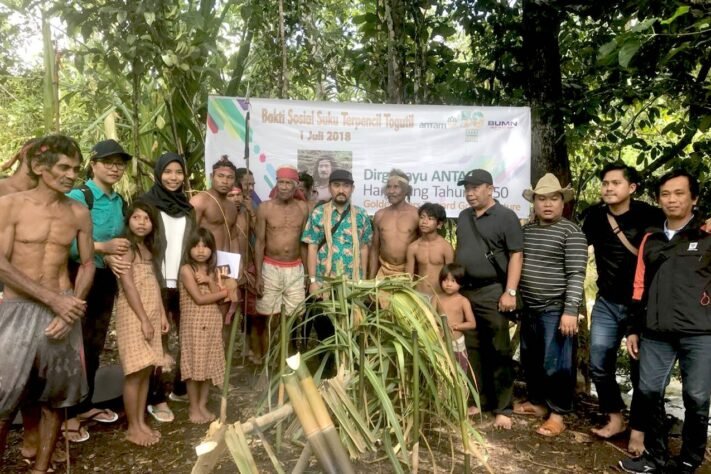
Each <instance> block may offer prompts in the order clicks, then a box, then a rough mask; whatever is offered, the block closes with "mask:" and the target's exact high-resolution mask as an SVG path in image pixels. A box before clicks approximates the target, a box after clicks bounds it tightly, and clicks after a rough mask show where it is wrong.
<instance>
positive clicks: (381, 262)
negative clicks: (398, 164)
mask: <svg viewBox="0 0 711 474" xmlns="http://www.w3.org/2000/svg"><path fill="white" fill-rule="evenodd" d="M385 193H386V195H387V197H388V202H389V203H390V205H389V206H388V207H386V208H385V209H381V210H379V211H378V212H376V213H375V216H374V217H373V246H372V248H371V249H370V278H384V277H387V276H390V275H397V274H398V273H405V272H406V268H405V260H406V259H407V247H408V246H409V245H410V244H411V243H412V242H414V240H415V239H416V238H417V229H418V226H419V222H420V218H419V217H418V215H417V208H416V207H415V206H413V205H412V204H410V203H409V202H407V200H406V199H408V198H409V197H410V195H411V194H412V186H410V179H409V178H408V177H407V175H406V174H405V173H404V172H403V171H401V170H398V169H393V170H392V171H390V175H389V176H388V181H387V184H386V185H385Z"/></svg>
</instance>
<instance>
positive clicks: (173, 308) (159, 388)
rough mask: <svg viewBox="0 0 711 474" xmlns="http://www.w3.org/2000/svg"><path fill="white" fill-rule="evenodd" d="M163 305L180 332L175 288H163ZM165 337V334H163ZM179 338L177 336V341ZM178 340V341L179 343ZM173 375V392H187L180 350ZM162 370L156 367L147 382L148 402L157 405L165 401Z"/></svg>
mask: <svg viewBox="0 0 711 474" xmlns="http://www.w3.org/2000/svg"><path fill="white" fill-rule="evenodd" d="M162 296H163V307H164V308H165V312H166V315H167V316H168V320H169V321H172V326H173V327H174V328H175V331H176V332H177V333H178V334H180V293H179V292H178V289H177V288H163V290H162ZM163 338H164V339H165V338H167V336H163ZM179 340H180V338H179V337H178V341H179ZM179 343H180V342H178V344H179ZM163 347H166V348H167V347H168V345H167V344H166V341H165V340H164V341H163ZM174 372H175V375H174V376H173V393H174V394H176V395H185V394H186V393H187V388H186V387H185V382H183V381H182V380H180V379H181V373H180V350H178V354H177V356H176V357H175V371H174ZM161 375H162V372H161V370H160V368H158V369H156V370H155V371H154V372H153V375H152V376H151V379H150V382H149V384H148V404H149V405H158V404H159V403H163V402H165V401H166V396H165V387H164V386H163V383H162V382H161Z"/></svg>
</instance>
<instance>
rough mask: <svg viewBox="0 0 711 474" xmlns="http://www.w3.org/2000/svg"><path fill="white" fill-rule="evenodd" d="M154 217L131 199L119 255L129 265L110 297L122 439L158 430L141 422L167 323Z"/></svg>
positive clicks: (145, 440)
mask: <svg viewBox="0 0 711 474" xmlns="http://www.w3.org/2000/svg"><path fill="white" fill-rule="evenodd" d="M159 223H160V220H159V218H158V215H157V213H156V211H155V209H154V208H153V207H152V206H150V205H149V204H145V203H142V202H136V203H134V204H133V205H132V206H131V208H130V209H129V210H128V212H127V213H126V235H125V238H126V239H128V240H129V242H130V244H131V245H130V250H128V252H127V253H126V254H125V256H124V259H125V260H126V261H128V262H131V267H130V270H128V271H126V272H124V273H123V274H122V275H121V276H120V279H119V294H118V299H117V300H116V337H117V339H118V348H119V357H120V359H121V366H122V368H123V373H124V375H125V380H124V385H123V403H124V407H125V409H126V417H127V418H128V429H127V430H126V439H127V440H128V441H130V442H132V443H135V444H138V445H140V446H150V445H152V444H155V443H157V442H158V440H159V439H160V433H159V432H158V431H156V430H153V429H151V428H150V427H149V426H148V425H147V424H146V420H145V417H144V414H145V412H146V400H147V397H148V382H149V379H150V376H151V373H152V372H153V370H154V368H155V367H157V366H162V365H164V361H165V356H164V353H163V344H162V341H161V332H162V333H163V334H165V333H167V332H168V329H169V328H170V326H169V325H168V319H167V318H166V315H165V311H164V310H163V302H162V300H161V293H160V285H159V283H158V278H157V277H156V275H158V274H159V273H158V271H157V270H156V265H157V262H160V255H159V254H160V250H159V245H158V243H157V242H156V235H158V232H159V228H158V226H159V225H160V224H159Z"/></svg>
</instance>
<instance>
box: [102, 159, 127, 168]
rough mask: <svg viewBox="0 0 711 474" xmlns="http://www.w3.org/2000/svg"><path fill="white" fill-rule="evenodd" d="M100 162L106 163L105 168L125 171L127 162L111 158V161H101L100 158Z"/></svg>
mask: <svg viewBox="0 0 711 474" xmlns="http://www.w3.org/2000/svg"><path fill="white" fill-rule="evenodd" d="M99 163H101V164H102V165H104V167H105V168H107V169H111V168H113V169H115V170H116V171H123V170H125V169H126V162H125V161H123V160H116V161H114V160H111V161H101V160H99Z"/></svg>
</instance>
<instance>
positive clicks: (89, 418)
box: [77, 408, 119, 423]
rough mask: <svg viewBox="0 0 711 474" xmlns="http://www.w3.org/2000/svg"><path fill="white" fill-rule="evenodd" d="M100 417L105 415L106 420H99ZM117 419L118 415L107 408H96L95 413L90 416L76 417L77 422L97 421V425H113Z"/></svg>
mask: <svg viewBox="0 0 711 474" xmlns="http://www.w3.org/2000/svg"><path fill="white" fill-rule="evenodd" d="M102 415H107V416H108V418H99V417H100V416H102ZM118 419H119V416H118V413H116V412H114V411H112V410H109V409H108V408H96V413H94V414H93V415H90V416H78V415H77V420H79V422H87V421H98V422H99V423H115V422H116V421H117V420H118Z"/></svg>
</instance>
